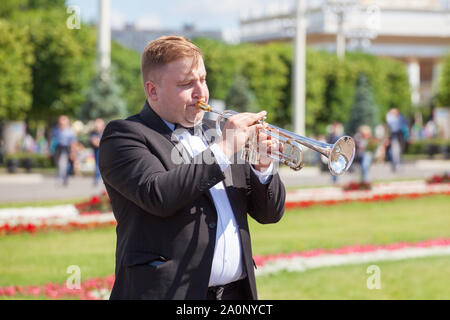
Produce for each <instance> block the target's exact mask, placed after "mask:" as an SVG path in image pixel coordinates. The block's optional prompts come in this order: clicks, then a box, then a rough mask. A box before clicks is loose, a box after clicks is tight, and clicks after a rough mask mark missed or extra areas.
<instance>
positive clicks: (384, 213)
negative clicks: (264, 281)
mask: <svg viewBox="0 0 450 320" xmlns="http://www.w3.org/2000/svg"><path fill="white" fill-rule="evenodd" d="M449 208H450V197H449V196H433V197H424V198H419V199H398V200H395V201H388V202H375V203H361V202H353V203H348V204H341V205H334V206H315V207H310V208H307V209H299V210H289V211H286V212H285V214H284V217H283V218H282V219H281V221H280V222H278V223H277V224H273V225H260V224H258V223H256V222H254V221H252V222H251V223H250V229H251V236H252V243H253V253H254V254H268V253H278V252H285V253H287V252H292V251H303V250H307V249H315V248H337V247H342V246H346V245H354V244H387V243H393V242H400V241H409V242H415V241H421V240H425V239H429V238H438V237H447V238H449V237H450V227H449V226H450V210H449Z"/></svg>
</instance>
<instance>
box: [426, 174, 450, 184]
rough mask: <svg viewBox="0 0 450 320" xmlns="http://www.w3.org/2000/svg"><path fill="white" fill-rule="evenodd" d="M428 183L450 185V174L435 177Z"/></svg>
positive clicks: (429, 179) (428, 180)
mask: <svg viewBox="0 0 450 320" xmlns="http://www.w3.org/2000/svg"><path fill="white" fill-rule="evenodd" d="M427 183H428V184H435V183H450V175H449V174H448V173H444V174H443V175H434V176H432V177H430V178H428V179H427Z"/></svg>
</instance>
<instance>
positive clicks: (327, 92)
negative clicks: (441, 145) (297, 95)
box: [195, 39, 411, 134]
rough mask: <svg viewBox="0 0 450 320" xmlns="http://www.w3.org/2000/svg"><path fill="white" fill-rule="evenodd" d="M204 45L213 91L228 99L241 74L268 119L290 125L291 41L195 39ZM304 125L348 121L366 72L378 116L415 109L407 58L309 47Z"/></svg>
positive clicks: (320, 127) (313, 129) (310, 128)
mask: <svg viewBox="0 0 450 320" xmlns="http://www.w3.org/2000/svg"><path fill="white" fill-rule="evenodd" d="M195 43H196V44H197V45H198V46H199V47H200V48H201V49H202V51H203V53H204V58H205V65H206V71H207V73H208V76H207V82H208V87H209V89H210V93H211V97H212V98H215V99H222V100H224V99H225V98H226V96H227V93H228V92H229V90H230V87H231V86H232V84H233V79H234V77H235V76H236V75H237V74H241V75H243V76H244V77H245V78H246V79H247V80H248V85H249V87H250V89H251V90H252V91H253V93H254V94H255V97H256V99H257V103H258V105H259V108H258V109H259V110H262V109H265V110H267V111H268V121H270V122H272V123H274V124H276V125H278V126H281V127H284V128H287V129H292V110H293V109H292V61H293V47H292V44H286V43H270V44H267V45H255V44H240V45H227V44H224V43H221V42H218V41H214V40H207V39H197V40H196V42H195ZM306 68H307V70H306V131H307V134H311V133H325V131H326V127H327V126H328V125H329V124H330V123H331V122H334V121H337V122H340V123H347V122H348V120H349V117H350V109H351V108H352V105H353V102H354V100H353V98H354V96H355V90H356V88H355V83H356V81H357V79H358V75H359V73H360V72H364V73H365V74H366V75H367V77H368V79H369V81H370V84H371V87H372V90H373V99H374V102H375V104H376V105H378V106H379V108H380V112H379V113H378V121H381V120H383V118H384V114H385V112H386V111H387V110H388V109H389V108H391V107H392V106H395V107H396V108H398V109H400V110H401V111H402V113H403V114H405V115H408V114H410V113H411V100H410V92H409V83H408V77H407V72H406V68H405V66H404V64H403V63H402V62H400V61H394V60H392V59H387V58H380V57H376V56H372V55H368V54H365V53H360V52H355V53H353V52H349V53H348V54H346V57H345V59H344V60H338V59H337V58H336V56H335V54H332V53H328V52H325V51H318V50H315V49H311V48H308V49H307V52H306Z"/></svg>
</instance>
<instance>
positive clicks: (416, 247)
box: [253, 238, 450, 276]
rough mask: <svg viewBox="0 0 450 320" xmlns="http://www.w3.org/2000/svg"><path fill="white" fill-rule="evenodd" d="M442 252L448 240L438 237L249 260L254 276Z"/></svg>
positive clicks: (449, 249) (447, 247) (447, 250)
mask: <svg viewBox="0 0 450 320" xmlns="http://www.w3.org/2000/svg"><path fill="white" fill-rule="evenodd" d="M442 255H450V239H444V238H439V239H429V240H426V241H421V242H416V243H407V242H399V243H392V244H388V245H353V246H347V247H342V248H338V249H314V250H308V251H303V252H292V253H288V254H276V255H266V256H254V257H253V259H254V260H255V263H256V265H257V266H258V269H257V270H256V275H258V276H261V275H266V274H270V273H277V272H280V271H282V270H287V271H295V272H302V271H306V270H308V269H314V268H321V267H330V266H339V265H347V264H360V263H367V262H376V261H387V260H391V261H392V260H402V259H413V258H422V257H430V256H442Z"/></svg>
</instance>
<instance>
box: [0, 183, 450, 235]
mask: <svg viewBox="0 0 450 320" xmlns="http://www.w3.org/2000/svg"><path fill="white" fill-rule="evenodd" d="M438 194H444V195H450V183H443V182H442V183H432V184H430V183H427V182H426V181H423V180H419V181H406V182H391V183H378V184H374V185H373V186H372V188H371V190H356V191H344V190H343V189H341V188H336V187H328V188H315V189H300V190H296V191H289V192H287V196H286V203H285V206H286V209H292V208H306V207H309V206H312V205H327V206H329V205H335V204H340V203H347V202H353V201H361V202H376V201H391V200H394V199H398V198H401V197H406V198H410V199H413V198H418V197H423V196H432V195H438ZM106 209H110V207H109V198H108V196H107V194H106V192H104V193H103V194H102V195H101V196H95V197H92V198H91V199H90V200H89V201H86V202H84V203H80V204H76V205H67V206H55V207H51V208H21V209H14V208H11V209H0V236H2V235H8V234H18V233H23V232H27V233H36V232H41V231H50V230H54V231H72V230H79V229H93V228H98V227H105V226H114V225H116V221H115V219H114V215H113V214H112V213H111V211H106V212H105V210H106ZM110 210H111V209H110Z"/></svg>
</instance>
